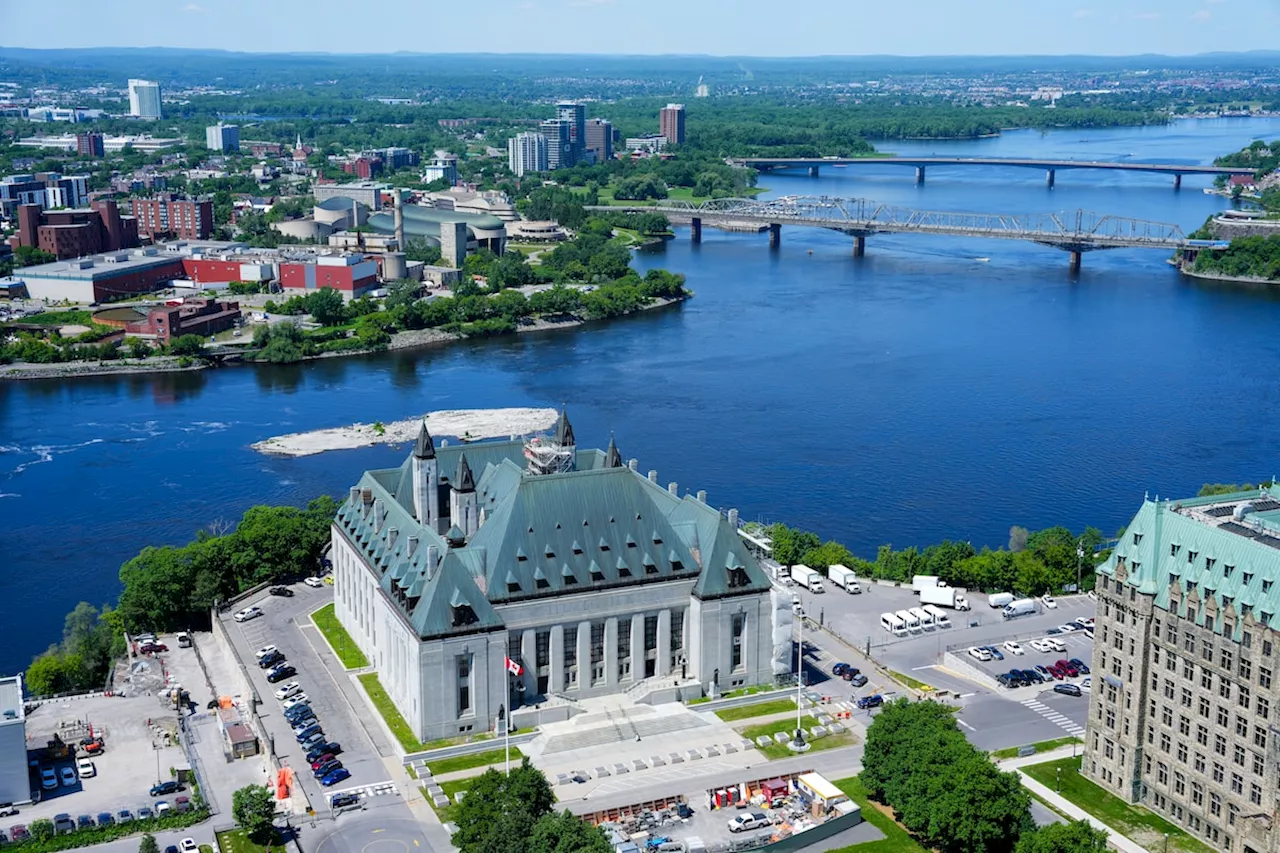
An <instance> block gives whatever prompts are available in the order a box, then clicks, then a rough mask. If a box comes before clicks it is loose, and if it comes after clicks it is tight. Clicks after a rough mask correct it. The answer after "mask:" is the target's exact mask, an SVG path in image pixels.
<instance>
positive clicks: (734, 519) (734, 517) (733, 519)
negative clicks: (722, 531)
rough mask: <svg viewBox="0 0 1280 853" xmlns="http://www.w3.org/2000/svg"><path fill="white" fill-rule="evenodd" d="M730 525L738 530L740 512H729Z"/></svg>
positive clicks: (733, 510)
mask: <svg viewBox="0 0 1280 853" xmlns="http://www.w3.org/2000/svg"><path fill="white" fill-rule="evenodd" d="M729 524H730V526H732V527H733V529H734V530H737V529H738V511H737V510H736V509H731V510H729Z"/></svg>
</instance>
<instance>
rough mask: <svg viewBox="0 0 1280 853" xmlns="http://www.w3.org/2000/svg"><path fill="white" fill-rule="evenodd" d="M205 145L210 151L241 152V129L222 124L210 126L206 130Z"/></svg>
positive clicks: (232, 125)
mask: <svg viewBox="0 0 1280 853" xmlns="http://www.w3.org/2000/svg"><path fill="white" fill-rule="evenodd" d="M204 144H205V147H206V148H208V149H209V150H210V151H223V152H227V151H239V150H240V128H239V127H237V126H236V125H234V124H223V123H222V122H218V123H217V124H214V125H210V126H209V127H206V128H205V129H204Z"/></svg>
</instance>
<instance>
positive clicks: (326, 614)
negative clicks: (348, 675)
mask: <svg viewBox="0 0 1280 853" xmlns="http://www.w3.org/2000/svg"><path fill="white" fill-rule="evenodd" d="M311 621H312V622H314V623H316V627H317V628H319V629H320V633H321V634H324V638H325V640H327V641H328V643H329V647H330V648H331V649H333V653H334V654H335V655H337V656H338V660H340V661H342V665H343V666H345V667H346V668H347V669H362V668H364V667H366V666H368V665H369V659H368V658H366V657H365V656H364V652H362V651H360V649H359V648H358V647H357V646H356V644H355V642H354V641H353V640H352V639H351V635H350V634H348V633H347V629H346V628H343V627H342V623H341V622H339V621H338V617H337V616H335V615H334V612H333V603H332V602H330V603H329V604H326V605H325V606H324V607H321V608H320V609H319V610H317V611H316V612H315V613H312V614H311Z"/></svg>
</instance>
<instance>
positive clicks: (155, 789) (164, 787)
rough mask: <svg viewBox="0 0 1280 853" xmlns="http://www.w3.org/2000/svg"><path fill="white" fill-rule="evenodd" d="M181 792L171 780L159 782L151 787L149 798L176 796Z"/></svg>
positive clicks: (180, 788)
mask: <svg viewBox="0 0 1280 853" xmlns="http://www.w3.org/2000/svg"><path fill="white" fill-rule="evenodd" d="M181 790H182V786H181V785H179V784H178V783H177V782H174V781H172V780H170V781H168V782H161V783H159V784H158V785H152V786H151V796H153V797H159V796H162V795H164V794H176V793H177V792H179V791H181Z"/></svg>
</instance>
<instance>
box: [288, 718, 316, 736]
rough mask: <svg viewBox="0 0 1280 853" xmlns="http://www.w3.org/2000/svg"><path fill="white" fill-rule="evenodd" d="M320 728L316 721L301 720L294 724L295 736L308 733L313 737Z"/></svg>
mask: <svg viewBox="0 0 1280 853" xmlns="http://www.w3.org/2000/svg"><path fill="white" fill-rule="evenodd" d="M318 728H320V724H319V723H318V722H316V721H314V720H311V721H308V720H299V721H298V722H296V723H294V724H293V733H294V735H300V734H302V733H303V732H306V733H307V735H308V736H310V735H312V734H313V733H314V732H315V730H316V729H318Z"/></svg>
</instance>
